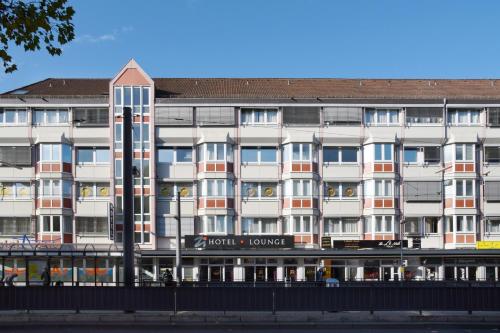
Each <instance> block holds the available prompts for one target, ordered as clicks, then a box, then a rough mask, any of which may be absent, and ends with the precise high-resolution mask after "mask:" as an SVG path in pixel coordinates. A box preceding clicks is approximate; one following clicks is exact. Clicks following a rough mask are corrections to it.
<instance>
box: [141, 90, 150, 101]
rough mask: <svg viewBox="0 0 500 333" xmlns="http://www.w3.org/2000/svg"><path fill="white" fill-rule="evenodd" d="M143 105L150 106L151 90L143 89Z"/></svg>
mask: <svg viewBox="0 0 500 333" xmlns="http://www.w3.org/2000/svg"><path fill="white" fill-rule="evenodd" d="M142 105H149V88H147V87H144V88H142Z"/></svg>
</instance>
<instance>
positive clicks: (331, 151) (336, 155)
mask: <svg viewBox="0 0 500 333" xmlns="http://www.w3.org/2000/svg"><path fill="white" fill-rule="evenodd" d="M358 151H359V148H358V147H323V163H340V164H342V163H358Z"/></svg>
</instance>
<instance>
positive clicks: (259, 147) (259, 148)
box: [240, 146, 278, 165]
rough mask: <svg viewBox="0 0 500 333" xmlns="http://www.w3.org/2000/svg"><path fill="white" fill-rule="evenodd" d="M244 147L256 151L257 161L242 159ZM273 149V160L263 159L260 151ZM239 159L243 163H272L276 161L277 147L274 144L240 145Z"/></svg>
mask: <svg viewBox="0 0 500 333" xmlns="http://www.w3.org/2000/svg"><path fill="white" fill-rule="evenodd" d="M244 149H255V150H256V151H257V161H244V160H243V150H244ZM271 149H273V150H274V161H270V162H268V161H263V160H262V151H263V150H271ZM240 161H241V164H243V165H273V164H277V163H278V147H274V146H241V147H240Z"/></svg>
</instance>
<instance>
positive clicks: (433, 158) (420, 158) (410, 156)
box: [403, 146, 441, 164]
mask: <svg viewBox="0 0 500 333" xmlns="http://www.w3.org/2000/svg"><path fill="white" fill-rule="evenodd" d="M403 160H404V162H405V163H408V164H439V163H440V162H441V152H440V147H439V146H425V147H407V146H405V147H404V153H403Z"/></svg>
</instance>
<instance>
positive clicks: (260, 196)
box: [241, 181, 279, 201]
mask: <svg viewBox="0 0 500 333" xmlns="http://www.w3.org/2000/svg"><path fill="white" fill-rule="evenodd" d="M245 184H254V185H255V186H253V187H255V188H257V190H256V193H255V196H250V195H247V193H244V192H245V186H246V185H245ZM278 186H279V183H278V182H252V181H250V182H248V181H243V182H241V198H242V200H244V201H260V200H263V201H277V200H279V192H278ZM267 187H274V189H275V195H274V196H266V195H264V191H265V190H264V188H267ZM247 192H248V190H247Z"/></svg>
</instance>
